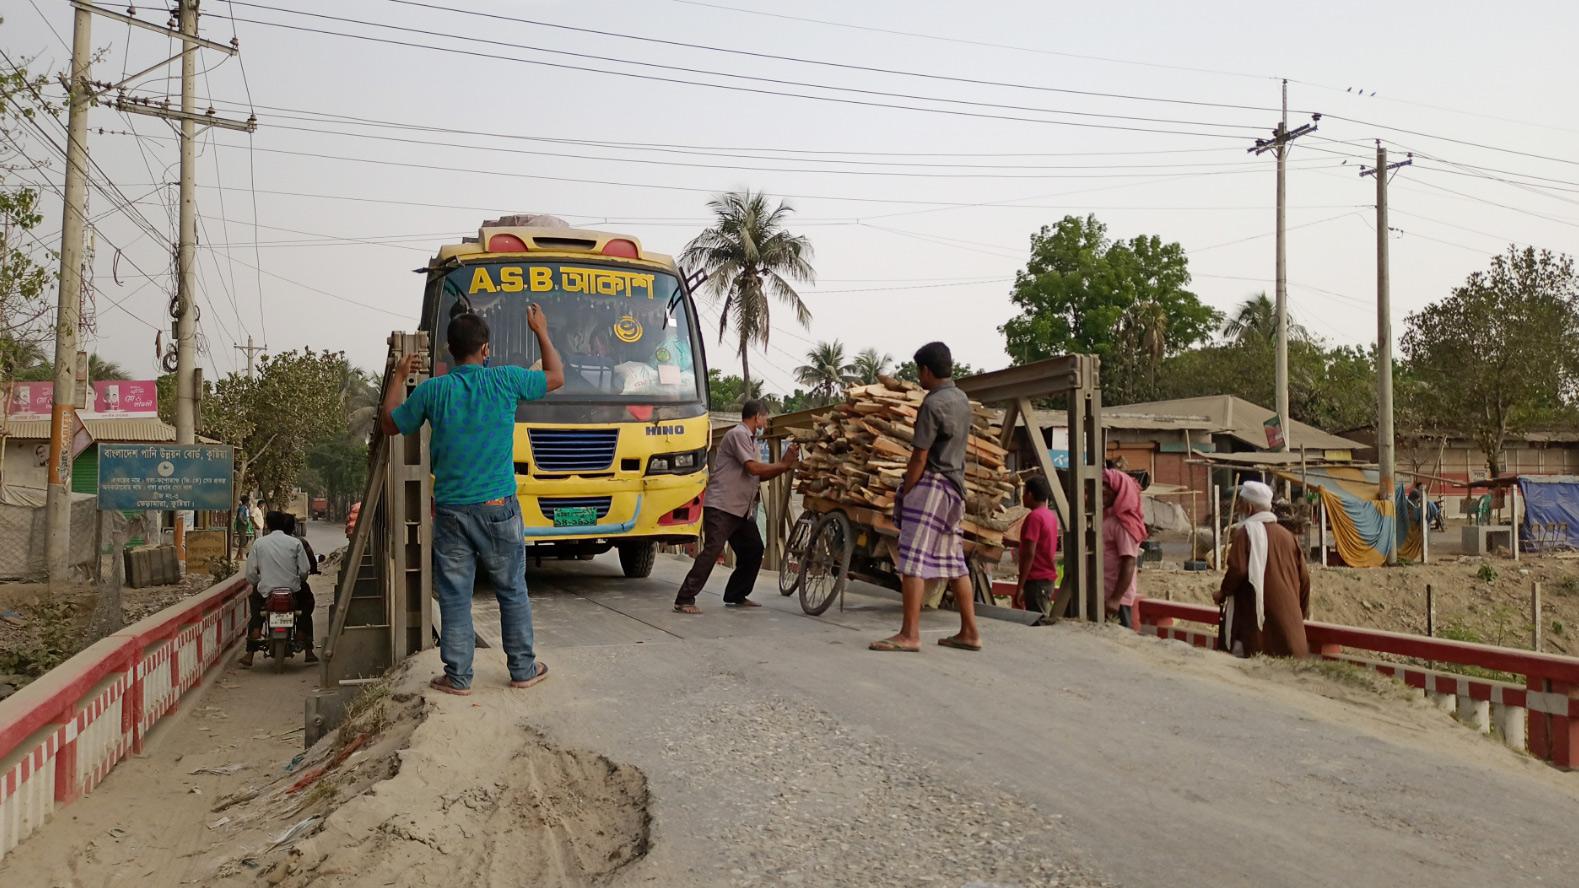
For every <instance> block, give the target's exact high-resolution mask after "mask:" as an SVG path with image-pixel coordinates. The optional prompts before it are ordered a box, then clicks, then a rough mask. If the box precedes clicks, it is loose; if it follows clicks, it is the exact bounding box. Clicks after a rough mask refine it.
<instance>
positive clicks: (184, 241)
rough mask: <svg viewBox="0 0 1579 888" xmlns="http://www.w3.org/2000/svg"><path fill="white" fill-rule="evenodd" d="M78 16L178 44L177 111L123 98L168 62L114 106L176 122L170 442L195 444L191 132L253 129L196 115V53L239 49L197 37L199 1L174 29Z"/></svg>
mask: <svg viewBox="0 0 1579 888" xmlns="http://www.w3.org/2000/svg"><path fill="white" fill-rule="evenodd" d="M72 4H73V5H74V6H76V7H77V9H78V11H79V13H80V12H81V11H82V10H83V9H84V8H86V9H87V10H88V11H90V12H92V13H94V14H96V15H102V16H105V17H106V18H111V19H115V20H116V21H119V22H122V23H124V24H127V25H130V26H132V27H137V28H143V29H145V30H149V31H155V32H159V33H163V34H165V35H166V36H167V37H170V38H173V39H175V40H178V41H180V44H181V54H180V58H181V108H180V110H179V111H176V110H173V109H171V108H170V107H169V102H167V101H155V100H153V99H136V98H129V97H128V96H127V95H126V94H125V91H124V90H125V86H126V84H127V83H129V82H131V81H132V80H133V79H135V78H138V77H141V76H142V75H143V74H147V73H149V72H150V71H152V70H153V69H154V68H159V67H162V66H164V65H166V64H169V62H171V61H173V59H166V60H165V61H162V62H159V63H157V64H155V65H154V66H152V67H151V68H147V69H144V70H143V71H140V72H138V73H137V74H134V75H132V77H129V78H127V79H126V80H123V81H121V82H120V83H119V84H115V87H116V88H118V89H120V90H122V92H121V93H120V95H119V96H118V97H117V98H116V101H115V107H116V109H117V110H120V111H127V112H131V113H133V114H145V115H149V116H152V117H162V118H164V119H166V120H176V121H178V122H179V123H180V125H181V126H180V130H181V139H180V141H181V211H180V235H179V241H178V243H177V246H176V306H175V310H174V311H173V312H172V314H173V315H174V316H175V330H174V334H175V349H176V371H175V372H176V376H175V390H176V401H175V440H176V443H177V444H195V443H196V442H197V398H198V384H197V380H198V372H199V370H198V366H197V310H196V297H197V181H196V180H197V149H196V146H197V128H198V125H199V124H201V125H203V126H205V127H209V126H218V127H224V128H226V129H234V130H241V131H242V132H248V133H250V132H252V131H253V130H255V129H257V119H256V118H255V117H248V118H247V120H246V121H245V122H243V121H235V120H225V119H222V118H220V117H219V116H218V115H216V114H215V113H214V109H213V108H209V109H208V110H207V112H206V113H203V114H199V113H198V112H197V50H198V49H199V48H203V49H212V50H216V51H219V52H223V53H226V54H229V55H236V54H237V53H238V52H239V51H240V50H239V48H238V46H237V45H236V41H235V40H234V39H232V40H231V45H229V46H226V45H225V44H223V43H215V42H213V41H211V40H204V39H203V38H201V37H199V36H197V23H198V5H199V0H180V8H179V9H178V10H177V11H176V12H175V14H174V18H175V23H176V25H177V27H176V28H175V29H171V28H170V27H168V26H161V25H155V24H151V23H149V22H145V21H142V20H141V19H138V18H136V17H135V9H128V10H127V11H128V12H129V13H131V14H130V15H122V14H120V13H117V12H111V11H110V10H107V9H102V8H100V7H98V6H94V5H92V4H90V3H87V2H86V0H72ZM183 524H184V522H183V521H182V517H181V513H179V512H177V513H176V521H175V547H176V558H177V559H178V560H180V561H181V562H182V563H183V564H184V563H185V561H186V533H185V531H186V528H185V527H184V526H183Z"/></svg>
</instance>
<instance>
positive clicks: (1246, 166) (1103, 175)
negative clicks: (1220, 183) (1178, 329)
mask: <svg viewBox="0 0 1579 888" xmlns="http://www.w3.org/2000/svg"><path fill="white" fill-rule="evenodd" d="M272 128H273V129H280V130H291V131H294V132H304V133H315V134H319V135H332V136H345V137H349V138H354V139H368V140H372V141H380V142H393V143H399V144H405V145H423V146H430V147H435V148H457V149H461V150H465V151H489V152H495V153H503V154H520V155H527V156H532V157H558V158H566V159H570V160H594V161H602V162H605V163H631V164H644V165H650V166H661V167H665V168H673V167H686V168H690V169H706V170H736V171H747V172H763V173H803V174H811V175H839V176H887V177H898V178H917V179H1129V178H1163V177H1169V176H1175V175H1178V174H1179V173H1178V170H1179V169H1180V168H1185V169H1196V168H1199V167H1214V168H1215V167H1228V169H1196V171H1195V172H1192V173H1191V175H1201V176H1233V175H1244V174H1247V173H1255V172H1259V171H1260V169H1259V167H1258V165H1256V164H1251V163H1211V164H1138V165H1105V166H1063V167H1057V166H1043V167H1027V168H1025V169H1065V170H1131V169H1140V170H1165V171H1166V172H1144V173H1131V172H1100V173H1099V172H1092V173H1056V174H1051V173H953V172H937V173H912V172H895V171H890V170H843V169H811V168H806V167H762V166H750V165H745V164H709V163H691V162H683V161H674V160H654V159H649V158H645V157H603V156H598V155H589V154H571V153H568V152H559V151H542V150H534V149H528V148H506V147H503V146H500V145H475V144H469V143H465V142H438V141H429V140H423V139H407V138H401V137H398V136H384V135H374V134H371V133H354V132H346V131H344V130H326V129H314V128H310V127H294V126H280V125H274V126H273V127H272ZM837 162H840V163H853V161H837ZM874 165H876V164H874ZM925 166H931V165H930V164H927V165H925ZM1313 166H1315V165H1314V164H1312V165H1309V166H1307V167H1297V169H1308V168H1310V167H1313ZM1328 166H1330V164H1328ZM976 168H987V169H1017V167H1012V166H998V167H976ZM1317 168H1325V166H1323V167H1317Z"/></svg>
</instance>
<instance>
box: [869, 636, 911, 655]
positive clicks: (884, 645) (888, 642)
mask: <svg viewBox="0 0 1579 888" xmlns="http://www.w3.org/2000/svg"><path fill="white" fill-rule="evenodd" d="M866 649H867V650H869V651H879V652H881V653H905V654H919V653H921V646H920V645H917V646H915V647H905V646H904V645H902V644H900V643H899V642H897V641H894V640H893V639H892V638H885V639H883V640H881V641H874V642H872V643H871V644H869V645H867V646H866Z"/></svg>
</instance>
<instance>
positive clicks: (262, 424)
mask: <svg viewBox="0 0 1579 888" xmlns="http://www.w3.org/2000/svg"><path fill="white" fill-rule="evenodd" d="M345 376H346V360H345V355H344V354H343V353H340V352H315V351H313V350H311V349H305V350H303V351H300V352H298V351H294V350H292V351H288V352H283V353H280V354H275V355H265V356H263V357H262V358H261V359H260V360H259V362H258V372H257V376H256V377H247V376H245V375H243V374H239V373H232V374H230V375H229V376H226V377H225V378H224V379H221V380H220V381H219V382H218V384H216V385H215V386H214V393H213V395H212V396H211V397H209V398H207V402H206V403H205V404H204V405H203V410H202V411H201V413H202V427H201V428H202V434H204V435H207V436H208V437H211V438H217V439H218V440H220V441H223V442H225V443H227V444H233V445H235V447H236V449H237V451H238V452H237V462H238V469H239V471H238V474H239V475H240V476H241V479H242V483H243V484H244V485H246V486H249V487H254V488H256V489H257V490H258V492H259V493H260V494H261V495H262V497H263V498H264V499H265V500H266V501H269V502H273V503H283V502H284V501H285V500H286V499H287V498H288V497H289V496H290V492H291V489H292V487H294V486H295V485H296V483H297V482H298V480H299V479H300V478H301V477H302V472H303V470H304V469H305V468H306V466H307V453H308V451H309V450H311V449H312V448H313V446H314V445H316V444H319V443H321V442H324V441H328V440H334V439H340V438H343V437H344V436H345V434H346V432H345V413H344V402H343V400H342V389H341V383H342V382H343V380H344V379H345Z"/></svg>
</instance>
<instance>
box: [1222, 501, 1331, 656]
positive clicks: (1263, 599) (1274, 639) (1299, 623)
mask: <svg viewBox="0 0 1579 888" xmlns="http://www.w3.org/2000/svg"><path fill="white" fill-rule="evenodd" d="M1239 511H1240V512H1241V513H1242V514H1243V515H1244V516H1245V519H1244V521H1242V522H1240V524H1239V526H1238V527H1236V528H1235V529H1234V532H1233V536H1232V537H1231V544H1230V547H1229V550H1228V560H1227V567H1228V570H1227V572H1226V573H1225V574H1223V583H1222V586H1221V587H1219V588H1218V590H1217V593H1216V594H1215V595H1213V596H1212V598H1213V600H1214V601H1216V602H1217V603H1218V604H1219V605H1221V606H1222V608H1223V616H1222V623H1221V625H1220V626H1219V631H1218V639H1217V646H1218V648H1219V649H1221V650H1225V651H1230V652H1232V653H1233V654H1234V655H1235V656H1239V657H1253V656H1255V655H1256V654H1266V655H1268V656H1272V657H1308V656H1310V644H1309V642H1308V640H1307V639H1306V638H1305V618H1306V616H1308V615H1309V613H1310V570H1309V568H1307V567H1306V566H1305V559H1304V557H1303V555H1302V554H1301V553H1300V550H1299V540H1298V539H1296V538H1295V536H1294V534H1292V533H1290V532H1289V531H1288V529H1287V528H1285V527H1283V526H1282V525H1280V524H1278V523H1277V516H1276V515H1275V514H1274V513H1273V511H1272V488H1270V487H1268V486H1267V485H1265V484H1262V483H1261V482H1260V481H1246V482H1245V483H1244V484H1242V485H1240V487H1239Z"/></svg>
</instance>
